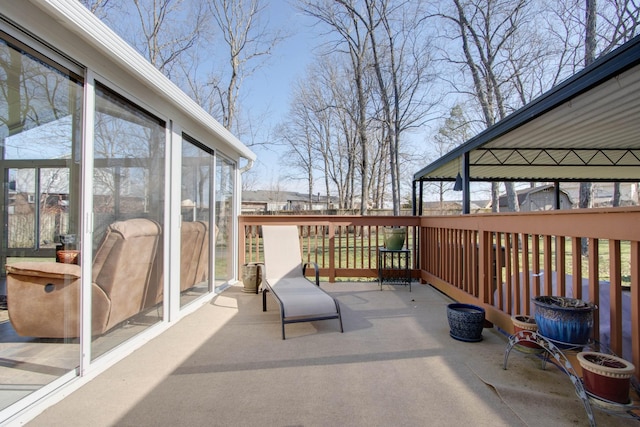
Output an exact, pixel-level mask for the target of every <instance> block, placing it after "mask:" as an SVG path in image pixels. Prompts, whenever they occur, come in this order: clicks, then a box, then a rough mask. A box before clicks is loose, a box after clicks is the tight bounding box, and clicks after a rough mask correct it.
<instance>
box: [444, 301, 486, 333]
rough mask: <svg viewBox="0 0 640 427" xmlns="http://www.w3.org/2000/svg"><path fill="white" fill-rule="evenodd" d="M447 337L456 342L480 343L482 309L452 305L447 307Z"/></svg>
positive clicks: (482, 319)
mask: <svg viewBox="0 0 640 427" xmlns="http://www.w3.org/2000/svg"><path fill="white" fill-rule="evenodd" d="M447 320H448V321H449V328H450V329H451V331H450V332H449V335H450V336H451V338H454V339H456V340H458V341H466V342H477V341H482V328H483V327H484V308H482V307H478V306H475V305H471V304H462V303H453V304H449V305H448V306H447Z"/></svg>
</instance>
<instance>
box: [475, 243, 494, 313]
mask: <svg viewBox="0 0 640 427" xmlns="http://www.w3.org/2000/svg"><path fill="white" fill-rule="evenodd" d="M478 238H479V242H478V246H479V247H478V249H477V250H478V283H479V285H480V286H479V289H478V299H480V301H482V302H484V303H487V304H491V282H492V280H491V277H492V274H490V270H491V261H490V257H489V254H490V253H491V233H490V232H488V231H481V232H480V233H479V236H478Z"/></svg>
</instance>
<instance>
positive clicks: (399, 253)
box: [378, 247, 411, 292]
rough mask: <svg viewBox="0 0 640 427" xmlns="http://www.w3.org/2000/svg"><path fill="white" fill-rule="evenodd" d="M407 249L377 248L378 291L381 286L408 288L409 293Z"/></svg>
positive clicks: (409, 275) (408, 255) (409, 280)
mask: <svg viewBox="0 0 640 427" xmlns="http://www.w3.org/2000/svg"><path fill="white" fill-rule="evenodd" d="M410 254H411V252H410V251H409V249H397V250H394V249H387V248H384V247H379V248H378V283H379V284H380V290H382V284H383V283H387V284H389V285H405V286H409V292H411V268H410V265H409V258H410Z"/></svg>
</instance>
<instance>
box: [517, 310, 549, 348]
mask: <svg viewBox="0 0 640 427" xmlns="http://www.w3.org/2000/svg"><path fill="white" fill-rule="evenodd" d="M511 322H512V323H513V329H514V333H518V332H520V331H525V332H524V335H531V334H532V333H534V332H537V331H538V325H537V324H536V320H535V318H534V317H533V316H529V315H527V314H515V315H513V316H512V317H511ZM515 347H516V349H517V350H520V351H525V352H532V351H533V352H537V351H542V347H540V346H539V345H538V344H536V343H534V342H530V341H521V342H519V343H518V344H516V346H515Z"/></svg>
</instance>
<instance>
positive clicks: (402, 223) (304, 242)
mask: <svg viewBox="0 0 640 427" xmlns="http://www.w3.org/2000/svg"><path fill="white" fill-rule="evenodd" d="M419 222H420V219H419V218H418V217H410V216H401V217H385V216H368V217H367V216H307V215H280V216H263V215H254V216H249V215H243V216H241V217H240V226H239V229H240V230H241V232H240V242H239V247H240V248H241V249H240V254H239V261H240V265H242V264H244V263H248V262H260V261H262V260H263V255H262V239H261V238H260V228H259V226H260V225H263V224H264V225H266V224H270V225H297V226H298V227H299V229H300V236H301V242H300V244H301V248H302V257H303V260H304V261H305V262H311V261H312V262H315V263H316V264H318V267H319V271H320V276H321V277H323V278H325V279H326V280H328V281H329V282H335V280H336V278H340V277H342V278H376V277H378V272H377V248H378V247H379V246H382V245H384V235H383V230H384V227H387V226H398V227H405V228H406V229H407V240H406V245H407V247H408V248H410V249H411V253H412V254H416V253H418V248H417V245H418V243H417V240H416V238H415V237H416V236H417V229H418V224H419ZM243 231H244V233H243ZM242 248H244V251H243V250H242ZM411 264H412V266H413V270H414V276H415V277H416V278H417V277H418V270H417V268H416V257H415V256H412V257H411ZM311 273H313V271H311Z"/></svg>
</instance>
